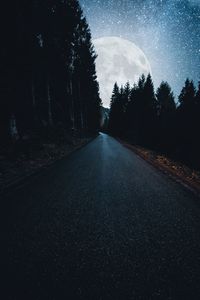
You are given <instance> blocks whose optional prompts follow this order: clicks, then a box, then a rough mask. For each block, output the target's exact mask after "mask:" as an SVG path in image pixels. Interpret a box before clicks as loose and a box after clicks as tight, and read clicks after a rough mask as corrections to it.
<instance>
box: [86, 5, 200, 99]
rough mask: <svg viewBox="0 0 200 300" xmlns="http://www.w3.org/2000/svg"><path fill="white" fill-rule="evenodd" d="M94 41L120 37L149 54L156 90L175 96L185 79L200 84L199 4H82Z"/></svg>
mask: <svg viewBox="0 0 200 300" xmlns="http://www.w3.org/2000/svg"><path fill="white" fill-rule="evenodd" d="M80 3H81V5H82V8H83V10H84V14H85V15H86V17H87V20H88V22H89V25H90V28H91V31H92V37H93V38H94V39H95V38H99V37H104V36H118V37H122V38H125V39H128V40H130V41H132V42H134V43H135V44H136V45H137V46H138V47H140V48H141V49H142V50H143V52H144V53H145V54H146V56H147V58H148V60H149V62H150V64H151V68H152V76H153V80H154V82H155V86H156V87H157V86H158V84H159V83H160V82H161V81H162V80H167V81H168V82H169V83H170V85H171V86H172V88H173V90H174V92H175V95H178V94H179V93H180V90H181V88H182V86H183V84H184V82H185V79H186V77H189V78H190V79H193V80H194V82H195V84H197V82H198V81H199V80H200V0H191V1H186V0H135V1H133V0H132V1H131V0H114V1H113V0H110V1H109V0H106V1H105V0H80Z"/></svg>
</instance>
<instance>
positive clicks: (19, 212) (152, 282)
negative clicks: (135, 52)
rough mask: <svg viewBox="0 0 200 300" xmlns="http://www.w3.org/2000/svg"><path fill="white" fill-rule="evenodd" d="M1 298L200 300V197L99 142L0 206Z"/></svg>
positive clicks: (104, 139) (110, 143) (108, 141)
mask: <svg viewBox="0 0 200 300" xmlns="http://www.w3.org/2000/svg"><path fill="white" fill-rule="evenodd" d="M0 216H1V218H0V227H1V255H0V262H1V275H3V277H2V279H1V280H0V284H1V288H0V293H1V295H0V299H2V300H5V299H11V300H15V299H17V300H18V299H19V300H23V299H26V300H31V299H34V300H36V299H42V300H44V299H49V300H50V299H69V300H71V299H72V300H73V299H75V300H76V299H86V300H90V299H91V300H96V299H97V300H104V299H112V300H117V299H124V300H126V299H136V300H138V299H142V300H143V299H144V300H146V299H147V300H150V299H181V300H183V299H187V300H193V299H200V199H198V198H197V197H195V196H194V195H193V194H192V193H191V192H189V191H187V190H186V189H185V188H184V187H182V186H181V185H180V184H178V183H176V182H174V181H173V180H172V179H169V178H167V176H166V175H164V174H162V173H161V172H159V171H157V170H156V169H154V168H153V167H152V166H151V165H149V164H148V163H147V162H145V161H144V160H142V159H141V158H139V157H138V156H137V155H135V154H134V153H133V152H131V151H130V150H128V149H126V148H124V147H123V146H122V145H121V144H120V143H118V142H117V141H116V140H114V139H113V138H111V137H109V136H107V135H104V134H101V135H100V136H99V137H97V138H96V139H95V140H94V141H92V142H91V143H89V144H88V145H87V146H85V147H84V148H82V149H80V150H78V151H76V152H75V153H73V154H72V155H70V156H69V157H68V158H66V159H64V160H61V161H59V162H57V163H55V164H54V165H53V166H51V167H49V168H47V169H46V170H44V171H42V172H41V173H40V174H39V175H37V176H34V177H31V178H30V179H29V180H26V181H25V182H24V183H23V185H21V186H19V187H18V188H15V189H13V190H10V192H9V193H8V194H7V195H4V197H2V199H1V212H0Z"/></svg>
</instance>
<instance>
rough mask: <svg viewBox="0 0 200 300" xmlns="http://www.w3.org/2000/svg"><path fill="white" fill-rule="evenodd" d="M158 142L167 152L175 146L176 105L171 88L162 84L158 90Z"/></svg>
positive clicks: (166, 84) (164, 83)
mask: <svg viewBox="0 0 200 300" xmlns="http://www.w3.org/2000/svg"><path fill="white" fill-rule="evenodd" d="M156 98H157V103H158V142H159V146H160V147H161V148H162V149H164V150H165V151H167V150H169V149H171V147H172V146H173V145H174V137H175V114H176V104H175V100H174V95H173V92H172V90H171V87H170V86H169V84H168V83H167V82H162V83H161V84H160V86H159V88H158V89H157V92H156Z"/></svg>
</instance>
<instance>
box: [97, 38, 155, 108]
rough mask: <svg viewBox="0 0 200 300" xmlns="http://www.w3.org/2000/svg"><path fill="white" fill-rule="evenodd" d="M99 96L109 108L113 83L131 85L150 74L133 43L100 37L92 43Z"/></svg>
mask: <svg viewBox="0 0 200 300" xmlns="http://www.w3.org/2000/svg"><path fill="white" fill-rule="evenodd" d="M93 44H94V47H95V51H96V53H97V55H98V57H97V59H96V71H97V78H98V81H99V86H100V96H101V99H102V101H103V104H104V106H105V107H109V104H110V98H111V94H112V90H113V86H114V83H115V82H117V83H118V85H119V86H120V85H122V84H123V85H124V84H125V83H126V82H127V81H129V83H130V84H131V85H132V84H133V83H135V82H137V81H138V79H139V77H140V76H141V75H142V74H144V75H147V74H148V73H151V67H150V64H149V61H148V59H147V58H146V56H145V54H144V53H143V51H142V50H141V49H139V48H138V47H137V46H136V45H135V44H134V43H132V42H130V41H128V40H125V39H122V38H119V37H102V38H99V39H95V40H94V41H93Z"/></svg>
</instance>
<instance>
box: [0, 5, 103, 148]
mask: <svg viewBox="0 0 200 300" xmlns="http://www.w3.org/2000/svg"><path fill="white" fill-rule="evenodd" d="M15 9H16V10H15V12H13V14H12V10H11V9H10V8H9V6H8V5H6V4H5V5H3V6H2V11H3V14H4V16H5V19H6V18H7V19H8V20H9V22H8V23H9V26H7V27H5V29H3V28H2V31H3V32H2V37H3V38H5V40H4V43H3V45H2V47H1V62H2V64H1V66H2V67H1V79H2V81H1V84H2V88H1V90H0V91H1V97H0V108H1V109H0V114H1V115H0V117H1V118H0V133H1V139H2V142H3V140H4V141H5V142H7V141H8V140H9V138H11V127H10V124H11V123H12V124H14V123H15V126H16V130H17V132H18V134H19V137H20V138H22V137H23V135H29V137H30V138H31V136H33V135H34V134H39V135H41V134H43V133H44V134H46V132H47V130H50V131H51V130H54V128H57V127H63V128H65V129H66V130H71V129H73V130H77V131H80V130H81V131H90V132H94V131H96V130H98V127H99V122H100V105H101V101H100V97H99V87H98V83H97V79H96V70H95V59H96V55H95V53H94V49H93V46H92V42H91V34H90V29H89V26H88V24H87V21H86V19H85V18H84V16H83V12H82V9H81V7H80V5H79V2H78V1H77V0H68V1H66V0H64V1H62V0H57V1H55V0H51V1H47V0H45V1H39V0H30V1H21V2H20V3H18V5H16V7H15Z"/></svg>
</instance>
